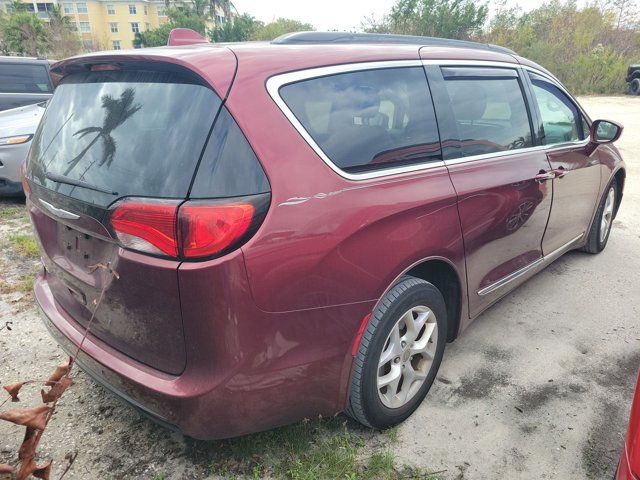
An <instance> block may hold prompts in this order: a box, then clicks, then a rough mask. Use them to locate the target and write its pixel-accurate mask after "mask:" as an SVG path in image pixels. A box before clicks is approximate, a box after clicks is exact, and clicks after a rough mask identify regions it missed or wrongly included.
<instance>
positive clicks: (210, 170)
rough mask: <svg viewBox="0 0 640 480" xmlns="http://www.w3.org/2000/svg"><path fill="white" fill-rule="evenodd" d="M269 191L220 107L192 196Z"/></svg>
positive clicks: (243, 141)
mask: <svg viewBox="0 0 640 480" xmlns="http://www.w3.org/2000/svg"><path fill="white" fill-rule="evenodd" d="M269 190H270V188H269V181H268V180H267V176H266V175H265V173H264V170H263V169H262V166H261V165H260V162H258V159H257V158H256V155H255V153H253V150H252V149H251V146H250V145H249V142H248V141H247V139H246V138H245V136H244V135H243V133H242V131H240V128H239V127H238V124H237V123H236V122H235V120H234V119H233V117H232V116H231V114H230V113H229V111H228V110H227V109H226V108H225V107H223V108H222V110H221V112H220V115H219V116H218V119H217V120H216V125H215V127H213V132H212V133H211V138H209V142H208V143H207V148H206V149H205V152H204V155H203V157H202V162H201V164H200V168H198V174H197V175H196V179H195V181H194V183H193V188H192V189H191V197H193V198H210V197H239V196H244V195H254V194H258V193H265V192H268V191H269Z"/></svg>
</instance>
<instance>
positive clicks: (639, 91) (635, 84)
mask: <svg viewBox="0 0 640 480" xmlns="http://www.w3.org/2000/svg"><path fill="white" fill-rule="evenodd" d="M629 92H630V93H631V95H640V78H634V79H633V80H631V82H630V83H629Z"/></svg>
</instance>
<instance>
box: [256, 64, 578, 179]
mask: <svg viewBox="0 0 640 480" xmlns="http://www.w3.org/2000/svg"><path fill="white" fill-rule="evenodd" d="M425 65H437V66H460V67H467V66H468V67H498V68H510V69H514V70H516V71H517V73H518V77H520V72H519V71H520V69H523V68H524V69H526V70H529V71H532V72H534V73H536V74H538V75H541V76H543V77H544V78H545V79H547V80H549V81H550V82H551V83H553V84H554V85H555V86H556V87H558V88H559V89H560V90H561V91H562V92H563V93H564V94H566V95H567V96H568V97H569V98H570V99H571V101H572V102H573V103H574V104H575V105H576V107H577V108H578V109H579V110H580V111H581V112H582V114H583V115H584V116H585V117H586V118H587V120H590V118H589V116H587V115H586V113H585V112H584V110H583V109H582V107H581V106H580V104H579V103H578V102H576V101H575V99H574V98H573V97H572V96H571V95H570V94H569V93H568V92H567V91H566V89H565V88H564V87H563V86H562V84H561V83H560V82H559V81H558V80H557V79H555V78H554V77H553V76H551V75H549V74H547V73H545V72H543V71H541V70H538V69H536V68H533V67H531V66H529V65H521V64H519V63H510V62H501V61H488V60H487V61H483V60H445V59H443V60H424V59H416V60H384V61H375V62H360V63H347V64H340V65H331V66H326V67H313V68H308V69H303V70H296V71H293V72H287V73H280V74H276V75H274V76H272V77H269V78H268V79H267V81H266V89H267V92H268V93H269V96H270V97H271V98H272V99H273V101H274V102H275V103H276V105H277V106H278V108H279V109H280V111H281V112H282V113H283V114H284V116H285V117H287V119H288V120H289V122H291V124H292V125H293V127H294V128H295V129H296V130H297V131H298V133H299V134H300V135H301V136H302V138H303V139H304V140H305V141H306V142H307V144H308V145H309V146H310V147H311V148H312V149H313V151H314V152H315V153H316V154H317V155H318V156H319V157H320V158H321V159H322V161H323V162H324V163H325V164H326V165H327V166H328V167H329V168H331V170H333V171H334V172H335V173H337V174H338V175H340V176H341V177H343V178H346V179H347V180H353V181H357V180H368V179H372V178H378V177H387V176H391V175H397V174H401V173H410V172H418V171H425V170H430V169H432V168H439V167H444V166H447V165H456V164H461V163H469V162H477V161H485V160H492V159H494V158H496V157H505V156H511V155H518V154H521V153H527V152H536V151H554V150H559V149H563V148H572V147H579V146H586V145H587V144H588V143H589V140H588V139H585V140H580V141H577V142H566V143H555V144H551V145H537V146H535V147H527V148H519V149H516V150H507V151H501V152H492V153H486V154H482V155H472V156H469V157H460V158H455V159H451V160H444V161H443V160H439V161H431V162H425V163H418V164H414V165H406V166H402V167H391V168H386V169H385V168H383V169H380V170H374V171H371V172H364V173H348V172H345V171H344V170H342V169H341V168H340V167H338V166H337V165H336V164H334V163H333V162H332V161H331V159H330V158H329V157H328V156H327V155H326V154H325V153H324V151H323V150H322V149H321V148H320V146H319V145H318V144H317V143H316V142H315V140H313V138H312V137H311V135H310V134H309V132H307V130H306V129H305V128H304V126H303V125H302V124H301V123H300V122H299V121H298V119H297V118H296V116H295V115H294V114H293V112H292V111H291V109H290V108H289V107H288V106H287V104H286V103H285V102H284V100H283V99H282V97H281V96H280V88H282V87H283V86H285V85H288V84H291V83H296V82H299V81H302V80H308V79H311V78H321V77H326V76H329V75H336V74H339V73H349V72H359V71H366V70H383V69H389V68H403V67H418V66H425ZM525 101H526V99H525Z"/></svg>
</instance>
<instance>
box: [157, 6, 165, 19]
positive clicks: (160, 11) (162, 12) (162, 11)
mask: <svg viewBox="0 0 640 480" xmlns="http://www.w3.org/2000/svg"><path fill="white" fill-rule="evenodd" d="M156 12H158V16H159V17H166V16H167V13H166V11H165V9H164V5H158V6H157V7H156Z"/></svg>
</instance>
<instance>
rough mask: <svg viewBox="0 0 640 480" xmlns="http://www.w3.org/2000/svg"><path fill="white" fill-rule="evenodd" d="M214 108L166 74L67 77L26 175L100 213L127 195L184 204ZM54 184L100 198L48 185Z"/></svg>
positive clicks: (195, 88) (209, 96)
mask: <svg viewBox="0 0 640 480" xmlns="http://www.w3.org/2000/svg"><path fill="white" fill-rule="evenodd" d="M220 103H221V102H220V99H219V97H218V96H217V95H216V94H215V93H214V92H213V91H212V90H211V89H209V88H206V87H204V86H202V85H199V84H197V83H196V82H195V81H194V80H193V79H187V78H185V77H183V76H180V75H177V74H175V73H171V72H149V71H107V72H88V73H77V74H72V75H70V76H68V77H66V78H65V79H64V80H63V81H62V83H61V84H60V85H59V86H58V88H57V89H56V92H55V94H54V96H53V98H52V99H51V101H50V103H49V105H48V106H47V109H46V111H45V114H44V117H43V120H42V122H41V124H40V127H39V129H38V131H37V132H36V136H35V138H34V141H33V146H32V149H31V153H30V162H29V172H30V175H31V176H32V178H33V180H34V181H35V182H36V183H38V184H40V185H42V186H44V187H46V188H48V189H51V190H55V191H57V192H59V193H61V194H63V195H68V196H71V197H74V198H77V199H80V200H83V201H86V202H89V203H94V204H97V205H100V206H107V205H109V204H110V203H112V202H113V201H115V200H116V199H117V198H120V197H123V196H130V195H135V196H149V197H164V198H184V197H185V196H186V194H187V191H188V188H189V184H190V182H191V178H192V176H193V172H194V170H195V167H196V164H197V161H198V159H199V157H200V154H201V152H202V149H203V147H204V143H205V141H206V138H207V134H208V132H209V130H210V128H211V126H212V124H213V121H214V118H215V115H216V112H217V111H218V108H219V107H220ZM60 177H65V178H67V179H71V180H77V181H78V182H76V183H80V182H81V183H84V184H89V185H93V186H97V187H100V188H101V189H102V190H104V191H102V192H101V191H97V190H90V189H85V188H82V187H80V186H78V185H77V184H76V185H73V184H70V183H61V182H56V181H55V180H53V179H55V178H60ZM106 192H118V196H114V195H112V194H110V193H106Z"/></svg>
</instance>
